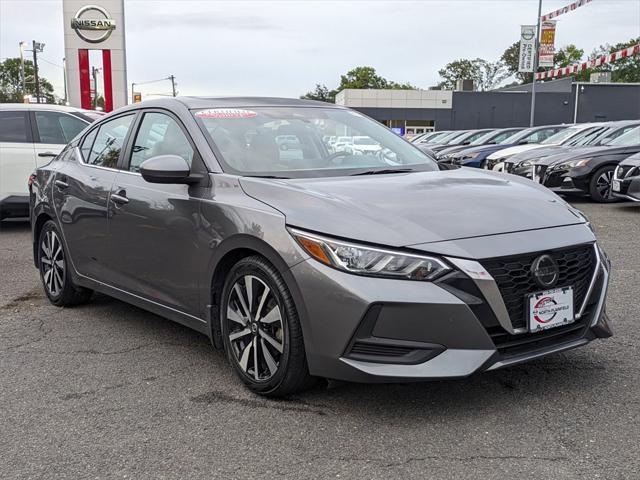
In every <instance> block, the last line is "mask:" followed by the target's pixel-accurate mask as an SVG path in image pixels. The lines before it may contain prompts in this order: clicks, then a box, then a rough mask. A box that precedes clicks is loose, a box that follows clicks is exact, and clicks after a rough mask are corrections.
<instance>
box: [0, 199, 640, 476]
mask: <svg viewBox="0 0 640 480" xmlns="http://www.w3.org/2000/svg"><path fill="white" fill-rule="evenodd" d="M575 203H576V205H577V206H578V208H580V209H581V210H583V211H584V212H585V213H586V214H587V216H588V217H590V219H591V221H592V223H593V224H594V225H595V228H596V230H597V232H598V234H599V237H600V241H601V243H602V245H603V246H604V248H605V250H606V251H607V252H608V254H609V256H610V257H611V259H612V262H613V264H614V273H613V276H612V283H611V288H610V294H609V302H608V311H609V313H610V316H611V318H612V320H613V326H614V329H615V336H614V337H613V338H611V339H608V340H604V341H603V340H600V341H597V342H594V343H591V344H590V345H588V346H586V347H584V348H582V349H578V350H574V351H570V352H567V353H564V354H557V355H555V356H551V357H547V358H545V359H541V360H538V361H535V362H533V363H530V364H527V365H524V366H519V367H515V368H511V369H508V370H502V371H496V372H491V373H486V374H481V375H476V376H473V377H471V378H468V379H465V380H459V381H441V382H431V383H422V384H402V385H357V384H335V385H333V384H332V385H330V386H329V387H324V386H323V387H319V388H316V389H315V390H313V391H310V392H307V393H305V394H302V395H299V396H296V397H294V398H290V399H288V400H280V401H275V400H265V399H262V398H260V397H256V396H254V395H252V394H250V393H249V392H248V391H247V390H245V389H244V388H243V386H242V385H241V384H240V382H239V381H238V380H236V378H235V376H234V375H233V372H232V371H231V370H230V368H228V367H227V365H226V362H225V359H224V357H223V354H222V353H220V352H217V351H214V350H213V349H212V348H211V347H210V345H209V342H208V339H207V338H205V337H204V336H202V335H200V334H198V333H195V332H193V331H191V330H188V329H187V328H185V327H182V326H180V325H177V324H174V323H172V322H170V321H168V320H165V319H163V318H160V317H157V316H155V315H152V314H150V313H146V312H144V311H143V310H140V309H137V308H135V307H132V306H129V305H127V304H125V303H122V302H119V301H117V300H114V299H111V298H108V297H105V296H96V297H95V298H94V300H93V302H92V303H90V304H89V305H86V306H83V307H79V308H73V309H59V308H56V307H53V306H51V305H49V303H48V302H47V301H46V299H45V297H44V294H43V292H42V290H41V287H40V283H39V279H38V275H37V272H36V270H35V269H34V267H33V263H32V260H31V252H30V232H29V228H28V224H26V223H24V222H13V221H12V222H3V223H2V224H1V226H0V282H1V285H2V288H1V289H0V378H1V385H0V477H2V478H7V479H18V478H20V479H22V478H46V479H54V478H55V479H80V478H132V479H146V478H153V479H160V478H163V479H164V478H166V479H174V478H175V479H178V478H184V479H196V478H207V479H211V478H230V479H243V478H251V479H253V478H292V479H302V478H358V479H360V478H381V479H388V478H420V479H423V478H447V479H448V478H455V479H500V480H504V479H510V478H527V479H533V478H535V479H537V478H540V479H549V478H554V479H574V478H575V479H591V478H602V479H632V478H638V475H639V474H638V472H639V471H640V352H639V347H640V333H639V332H640V329H639V327H638V321H639V320H640V302H638V295H639V294H640V207H638V206H634V205H630V204H615V205H595V204H591V203H587V202H582V201H577V202H575Z"/></svg>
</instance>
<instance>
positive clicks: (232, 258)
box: [30, 98, 611, 396]
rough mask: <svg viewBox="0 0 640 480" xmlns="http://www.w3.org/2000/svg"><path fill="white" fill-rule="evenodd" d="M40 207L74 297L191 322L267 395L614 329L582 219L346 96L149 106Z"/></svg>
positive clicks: (116, 127)
mask: <svg viewBox="0 0 640 480" xmlns="http://www.w3.org/2000/svg"><path fill="white" fill-rule="evenodd" d="M283 135H287V136H288V137H295V139H296V140H295V141H296V142H297V144H299V150H298V154H297V155H295V156H291V155H289V153H290V152H288V151H283V150H282V149H281V148H280V147H279V143H278V138H279V137H282V136H283ZM327 135H329V136H347V135H348V136H349V137H350V138H358V137H367V138H370V139H372V140H373V141H375V142H376V143H377V144H379V145H380V148H379V149H375V150H372V151H362V152H359V153H358V154H354V153H352V152H351V153H350V152H347V151H341V150H336V151H335V152H331V151H329V150H328V148H327V146H326V144H325V143H324V142H323V141H322V138H323V137H325V136H327ZM442 168H444V167H442ZM30 205H31V223H32V229H33V251H34V259H35V265H36V267H37V268H38V269H39V271H40V275H41V278H42V283H43V285H44V289H45V292H46V294H47V296H48V298H49V299H50V301H51V302H52V303H53V304H54V305H59V306H71V305H74V304H78V303H81V302H86V301H88V300H89V298H90V296H91V293H92V291H99V292H102V293H105V294H108V295H112V296H114V297H117V298H120V299H122V300H124V301H126V302H130V303H132V304H135V305H138V306H140V307H142V308H145V309H147V310H150V311H152V312H155V313H157V314H159V315H163V316H165V317H168V318H170V319H172V320H175V321H177V322H180V323H182V324H184V325H187V326H189V327H191V328H194V329H196V330H198V331H200V332H202V333H204V334H206V335H208V336H209V337H210V338H211V340H212V342H213V344H214V346H215V347H217V348H222V349H224V350H225V351H226V354H227V356H228V359H229V362H230V363H231V365H232V367H233V368H234V370H235V371H236V373H237V374H238V376H239V378H241V379H242V381H243V382H244V383H245V384H246V385H247V386H248V387H249V388H250V389H251V390H253V391H255V392H258V393H261V394H264V395H274V396H275V395H286V394H290V393H292V392H294V391H297V390H300V389H302V388H305V387H306V386H308V385H310V384H311V383H312V382H313V381H314V379H315V378H317V377H325V378H333V379H343V380H348V381H360V382H389V381H407V380H425V379H436V378H450V377H465V376H468V375H470V374H472V373H474V372H481V371H486V370H492V369H496V368H500V367H505V366H508V365H513V364H517V363H520V362H524V361H527V360H530V359H532V358H537V357H540V356H542V355H546V354H549V353H554V352H560V351H564V350H567V349H570V348H574V347H578V346H581V345H584V344H586V343H588V342H589V341H591V340H593V339H595V338H598V337H608V336H610V335H611V332H610V329H609V326H608V319H607V315H606V312H605V309H604V303H605V296H606V291H607V284H608V278H609V262H608V260H607V257H606V256H605V254H604V252H603V251H602V250H601V249H600V247H599V246H598V245H597V243H596V238H595V236H594V233H593V231H592V229H591V228H590V225H589V223H588V221H587V220H586V219H585V217H584V216H582V215H581V214H580V212H578V211H577V210H575V209H573V208H572V207H571V206H569V205H568V204H567V203H565V202H564V201H563V200H561V199H560V198H559V197H557V196H556V195H555V194H553V193H552V192H550V191H549V190H547V189H545V188H544V187H542V186H541V185H537V184H535V183H532V182H531V181H529V180H526V179H523V178H519V177H515V176H508V177H507V176H502V175H501V174H499V173H495V172H488V171H483V170H479V169H465V168H461V169H447V170H442V171H441V170H440V169H439V167H438V164H437V163H436V162H434V161H433V160H432V159H431V158H430V157H428V156H427V155H425V154H424V153H422V152H421V151H420V150H419V149H418V148H416V147H415V146H413V145H412V144H410V143H409V142H407V141H405V140H403V139H402V138H400V137H399V136H397V135H396V134H394V133H393V132H392V131H390V130H388V129H387V128H385V127H384V126H382V125H380V124H379V123H377V122H375V121H373V120H371V119H369V118H367V117H365V116H363V115H361V114H359V113H357V112H355V111H352V110H350V109H347V108H343V107H339V106H335V105H327V104H326V103H320V102H310V101H303V100H287V99H270V98H227V99H225V98H176V99H173V98H172V99H162V100H153V101H149V102H143V103H139V104H135V105H131V106H129V107H125V108H123V109H120V110H118V111H116V112H112V113H111V114H109V115H107V116H106V117H104V118H103V119H102V120H100V121H99V122H97V123H96V124H94V125H91V126H90V127H88V128H87V129H85V130H84V131H83V132H82V133H81V134H80V135H79V136H78V137H76V138H75V139H74V140H73V141H72V142H71V143H70V144H69V145H68V146H67V147H66V148H65V149H64V150H63V152H62V153H61V154H60V155H59V156H58V157H56V158H55V159H54V160H52V161H51V163H49V164H48V165H46V166H44V167H41V168H38V169H37V171H36V173H35V174H34V175H33V176H32V178H31V179H30ZM496 212H499V214H496Z"/></svg>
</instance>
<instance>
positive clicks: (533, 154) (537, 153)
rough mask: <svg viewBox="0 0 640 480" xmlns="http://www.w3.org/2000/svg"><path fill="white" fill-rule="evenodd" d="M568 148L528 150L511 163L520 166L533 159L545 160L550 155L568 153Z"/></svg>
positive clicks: (515, 157) (556, 147) (514, 156)
mask: <svg viewBox="0 0 640 480" xmlns="http://www.w3.org/2000/svg"><path fill="white" fill-rule="evenodd" d="M567 148H568V147H563V146H561V145H556V146H545V147H544V148H535V149H532V150H527V151H526V152H522V153H518V154H516V155H513V156H512V157H511V158H509V160H508V161H509V162H511V163H513V164H519V163H521V162H524V161H525V160H532V159H536V160H537V159H540V158H544V157H546V156H548V155H555V154H558V153H562V152H566V151H567Z"/></svg>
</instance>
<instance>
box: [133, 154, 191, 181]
mask: <svg viewBox="0 0 640 480" xmlns="http://www.w3.org/2000/svg"><path fill="white" fill-rule="evenodd" d="M140 174H141V175H142V178H144V179H145V180H146V181H147V182H149V183H178V184H181V183H182V184H191V183H197V182H199V181H200V180H201V178H202V176H201V175H195V174H194V175H192V174H191V169H190V167H189V164H188V163H187V161H186V160H185V159H184V158H182V157H181V156H179V155H158V156H157V157H152V158H150V159H148V160H145V161H144V162H142V165H140Z"/></svg>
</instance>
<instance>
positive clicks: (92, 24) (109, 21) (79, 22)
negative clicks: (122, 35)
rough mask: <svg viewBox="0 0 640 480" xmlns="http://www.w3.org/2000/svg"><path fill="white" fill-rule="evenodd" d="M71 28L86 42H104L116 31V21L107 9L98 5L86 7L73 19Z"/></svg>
mask: <svg viewBox="0 0 640 480" xmlns="http://www.w3.org/2000/svg"><path fill="white" fill-rule="evenodd" d="M71 28H73V29H74V30H75V31H76V33H77V34H78V36H79V37H80V38H82V39H83V40H84V41H85V42H89V43H100V42H104V41H105V40H106V39H107V38H109V36H111V32H113V31H114V30H115V29H116V21H115V20H114V19H113V18H111V15H109V12H107V10H106V9H104V8H102V7H99V6H97V5H86V6H84V7H82V8H81V9H80V10H78V12H77V13H76V15H75V17H73V18H72V19H71Z"/></svg>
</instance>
